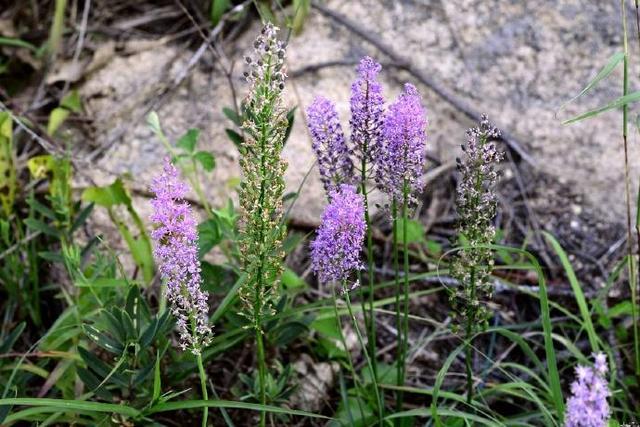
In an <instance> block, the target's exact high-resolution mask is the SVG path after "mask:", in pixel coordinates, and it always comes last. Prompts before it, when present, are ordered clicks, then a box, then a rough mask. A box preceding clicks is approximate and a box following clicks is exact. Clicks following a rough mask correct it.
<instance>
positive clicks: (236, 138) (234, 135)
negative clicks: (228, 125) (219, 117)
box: [224, 129, 244, 149]
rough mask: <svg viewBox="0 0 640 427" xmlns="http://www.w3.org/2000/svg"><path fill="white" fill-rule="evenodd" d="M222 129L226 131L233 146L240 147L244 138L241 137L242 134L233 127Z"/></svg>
mask: <svg viewBox="0 0 640 427" xmlns="http://www.w3.org/2000/svg"><path fill="white" fill-rule="evenodd" d="M224 131H225V132H226V134H227V136H228V137H229V139H230V140H231V142H233V143H234V144H235V146H236V147H238V149H241V148H242V145H243V144H244V139H243V138H242V136H241V135H240V134H239V133H238V132H236V131H235V130H233V129H225V130H224Z"/></svg>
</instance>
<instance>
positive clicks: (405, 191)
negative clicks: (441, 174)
mask: <svg viewBox="0 0 640 427" xmlns="http://www.w3.org/2000/svg"><path fill="white" fill-rule="evenodd" d="M408 212H409V184H408V183H407V180H406V179H405V180H404V183H403V185H402V251H403V254H402V255H403V265H402V266H403V272H404V279H403V282H404V283H403V317H402V336H403V337H402V352H401V358H400V361H401V363H402V369H401V370H400V378H399V381H398V382H399V383H400V385H404V380H405V377H406V361H407V349H408V344H409V241H408V240H409V239H408V237H409V236H408V234H409V233H408V228H407V227H408V224H407V223H408V220H409V215H408ZM399 395H400V397H399V400H400V410H402V400H403V393H402V391H400V392H399Z"/></svg>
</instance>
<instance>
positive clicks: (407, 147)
mask: <svg viewBox="0 0 640 427" xmlns="http://www.w3.org/2000/svg"><path fill="white" fill-rule="evenodd" d="M426 126H427V120H426V112H425V110H424V108H423V106H422V103H421V100H420V95H419V94H418V91H417V89H416V88H415V87H414V86H413V85H411V84H409V83H407V84H406V85H405V87H404V91H403V92H402V94H400V96H399V97H398V99H397V100H396V101H395V102H394V103H393V104H392V105H391V106H390V107H389V111H388V112H387V114H386V116H385V121H384V128H383V129H384V130H383V136H384V138H383V141H382V145H381V149H380V152H379V153H378V156H377V158H376V162H377V164H376V181H377V183H378V186H379V187H380V189H381V190H382V191H384V192H385V193H386V194H388V195H389V198H390V200H391V215H392V225H393V227H392V229H393V246H394V250H393V262H394V269H395V284H396V325H397V329H398V346H397V357H396V363H397V384H398V386H402V385H404V379H405V374H406V370H405V365H406V356H407V345H408V341H409V247H408V245H409V244H408V238H407V237H408V236H407V234H408V232H407V224H408V220H409V211H410V207H411V206H412V205H414V199H415V195H416V194H417V193H418V192H420V191H421V190H422V187H423V184H422V179H421V178H422V172H423V169H424V161H425V147H426V145H425V143H426ZM399 206H400V208H401V218H402V251H403V270H404V275H403V279H404V280H403V287H402V289H401V287H400V280H399V262H398V240H399V239H398V237H399V236H398V207H399ZM401 294H402V295H403V307H402V310H401V307H400V295H401ZM401 311H402V313H403V315H402V316H401ZM402 400H403V393H402V392H401V391H399V392H398V393H397V402H396V404H397V405H396V406H397V410H398V411H401V410H402Z"/></svg>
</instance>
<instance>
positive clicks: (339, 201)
mask: <svg viewBox="0 0 640 427" xmlns="http://www.w3.org/2000/svg"><path fill="white" fill-rule="evenodd" d="M366 227H367V226H366V224H365V220H364V198H363V197H362V195H361V194H357V193H356V189H355V187H354V186H352V185H346V184H343V185H342V186H341V187H340V190H334V191H333V192H332V193H331V196H330V202H329V205H328V206H327V207H326V209H325V211H324V214H323V215H322V223H321V225H320V228H319V229H318V236H317V237H316V239H315V240H314V241H313V242H312V243H311V259H312V268H313V271H314V272H315V273H316V274H317V275H318V278H319V280H320V282H321V283H329V282H334V281H342V280H346V279H347V278H348V277H349V274H350V273H351V272H352V271H353V270H359V269H361V268H362V262H361V260H360V250H361V248H362V245H363V243H364V236H365V231H366Z"/></svg>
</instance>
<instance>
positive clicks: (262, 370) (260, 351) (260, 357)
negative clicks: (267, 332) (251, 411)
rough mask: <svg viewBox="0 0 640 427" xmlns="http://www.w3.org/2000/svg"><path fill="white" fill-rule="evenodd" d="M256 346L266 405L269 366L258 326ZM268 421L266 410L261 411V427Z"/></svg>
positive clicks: (263, 397) (261, 397)
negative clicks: (266, 382)
mask: <svg viewBox="0 0 640 427" xmlns="http://www.w3.org/2000/svg"><path fill="white" fill-rule="evenodd" d="M256 347H257V351H258V376H259V378H260V403H261V404H262V405H266V404H267V394H266V391H265V381H266V372H267V367H266V364H265V357H264V343H263V340H262V331H261V330H260V329H259V328H256ZM266 422H267V418H266V413H265V412H264V411H261V412H260V427H264V426H265V425H266Z"/></svg>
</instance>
